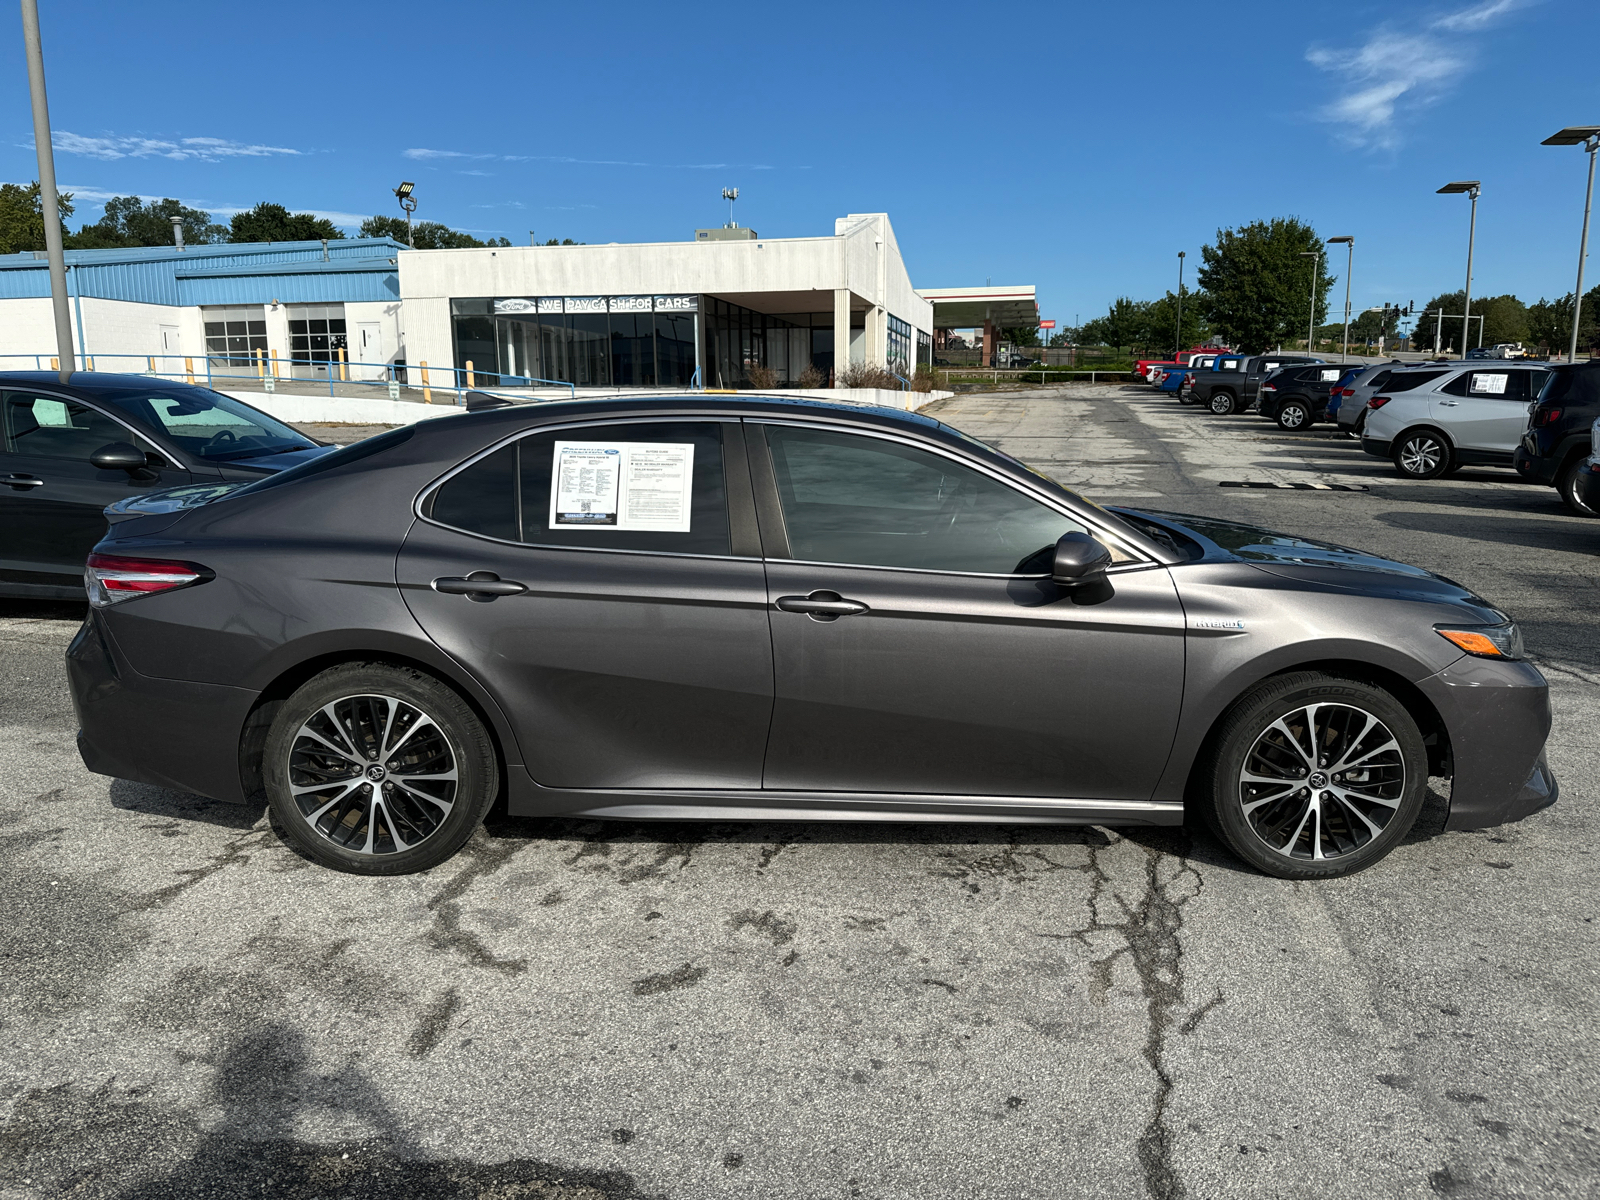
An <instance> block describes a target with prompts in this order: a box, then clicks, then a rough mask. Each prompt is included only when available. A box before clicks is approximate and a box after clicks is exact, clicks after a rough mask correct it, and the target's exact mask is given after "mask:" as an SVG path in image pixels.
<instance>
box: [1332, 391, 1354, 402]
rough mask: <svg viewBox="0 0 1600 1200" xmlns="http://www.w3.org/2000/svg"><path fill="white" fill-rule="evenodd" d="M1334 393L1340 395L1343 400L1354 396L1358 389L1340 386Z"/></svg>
mask: <svg viewBox="0 0 1600 1200" xmlns="http://www.w3.org/2000/svg"><path fill="white" fill-rule="evenodd" d="M1333 394H1334V395H1335V396H1338V397H1339V398H1340V399H1341V400H1346V399H1348V398H1349V397H1351V396H1354V395H1355V394H1356V390H1355V388H1339V389H1338V390H1337V391H1335V392H1334V393H1333Z"/></svg>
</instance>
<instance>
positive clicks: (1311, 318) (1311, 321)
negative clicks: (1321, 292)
mask: <svg viewBox="0 0 1600 1200" xmlns="http://www.w3.org/2000/svg"><path fill="white" fill-rule="evenodd" d="M1300 257H1301V258H1309V259H1311V260H1312V263H1311V312H1310V315H1308V316H1307V317H1306V353H1307V354H1314V353H1316V352H1315V351H1314V350H1313V349H1312V348H1311V342H1312V338H1313V337H1314V335H1315V332H1316V328H1317V281H1318V280H1319V279H1320V278H1321V277H1322V247H1320V246H1318V247H1317V248H1316V249H1315V250H1302V251H1300Z"/></svg>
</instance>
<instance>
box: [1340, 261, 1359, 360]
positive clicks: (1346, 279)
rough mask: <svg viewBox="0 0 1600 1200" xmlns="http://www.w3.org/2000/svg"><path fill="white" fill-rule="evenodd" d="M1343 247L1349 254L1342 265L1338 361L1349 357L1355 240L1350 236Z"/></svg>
mask: <svg viewBox="0 0 1600 1200" xmlns="http://www.w3.org/2000/svg"><path fill="white" fill-rule="evenodd" d="M1345 249H1347V250H1348V251H1349V252H1350V254H1349V257H1348V258H1347V259H1346V260H1345V267H1344V349H1343V350H1341V351H1340V352H1339V361H1340V362H1348V361H1349V359H1350V273H1351V272H1352V271H1354V270H1355V267H1356V240H1355V238H1351V239H1350V240H1349V241H1348V242H1346V243H1345Z"/></svg>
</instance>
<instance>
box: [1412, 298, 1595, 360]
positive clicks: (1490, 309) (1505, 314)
mask: <svg viewBox="0 0 1600 1200" xmlns="http://www.w3.org/2000/svg"><path fill="white" fill-rule="evenodd" d="M1465 302H1466V301H1465V298H1464V295H1463V293H1462V292H1460V291H1454V292H1445V293H1444V294H1443V295H1441V296H1435V297H1434V298H1433V299H1432V300H1429V301H1428V304H1427V307H1425V308H1424V309H1423V310H1422V315H1421V316H1419V317H1418V319H1417V329H1416V332H1415V333H1413V334H1412V335H1411V343H1412V345H1414V346H1415V347H1416V348H1417V349H1418V350H1432V349H1433V339H1434V332H1435V327H1436V326H1440V325H1441V320H1440V318H1439V317H1437V316H1435V315H1434V314H1435V313H1439V312H1443V313H1444V314H1445V315H1444V318H1443V321H1442V326H1443V327H1442V328H1440V329H1439V330H1438V333H1439V348H1440V349H1441V350H1442V351H1443V352H1444V353H1446V354H1460V353H1461V314H1462V305H1463V304H1464V303H1465ZM1541 303H1542V301H1541ZM1571 314H1572V307H1571V305H1570V304H1569V305H1568V306H1567V321H1566V324H1565V326H1564V330H1565V332H1564V335H1563V336H1570V335H1571V330H1572V315H1571ZM1479 317H1482V318H1483V320H1482V322H1480V321H1479V320H1478V318H1479ZM1530 318H1531V314H1530V312H1529V309H1528V306H1527V305H1526V304H1524V303H1523V302H1522V301H1521V300H1518V299H1517V298H1516V297H1515V296H1510V295H1507V296H1474V297H1473V299H1472V327H1471V329H1470V330H1469V334H1470V336H1469V339H1468V341H1467V346H1468V348H1471V347H1473V346H1493V345H1496V344H1498V343H1500V342H1531V341H1535V337H1534V331H1533V322H1532V320H1531V319H1530Z"/></svg>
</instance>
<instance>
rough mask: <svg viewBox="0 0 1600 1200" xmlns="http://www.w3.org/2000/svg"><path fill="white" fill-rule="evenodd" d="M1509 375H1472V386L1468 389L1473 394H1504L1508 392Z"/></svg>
mask: <svg viewBox="0 0 1600 1200" xmlns="http://www.w3.org/2000/svg"><path fill="white" fill-rule="evenodd" d="M1510 378H1511V376H1509V375H1484V374H1482V373H1479V374H1475V375H1474V376H1473V377H1472V386H1471V388H1469V389H1468V392H1469V394H1471V395H1473V396H1504V395H1505V394H1506V381H1507V380H1509V379H1510Z"/></svg>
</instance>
